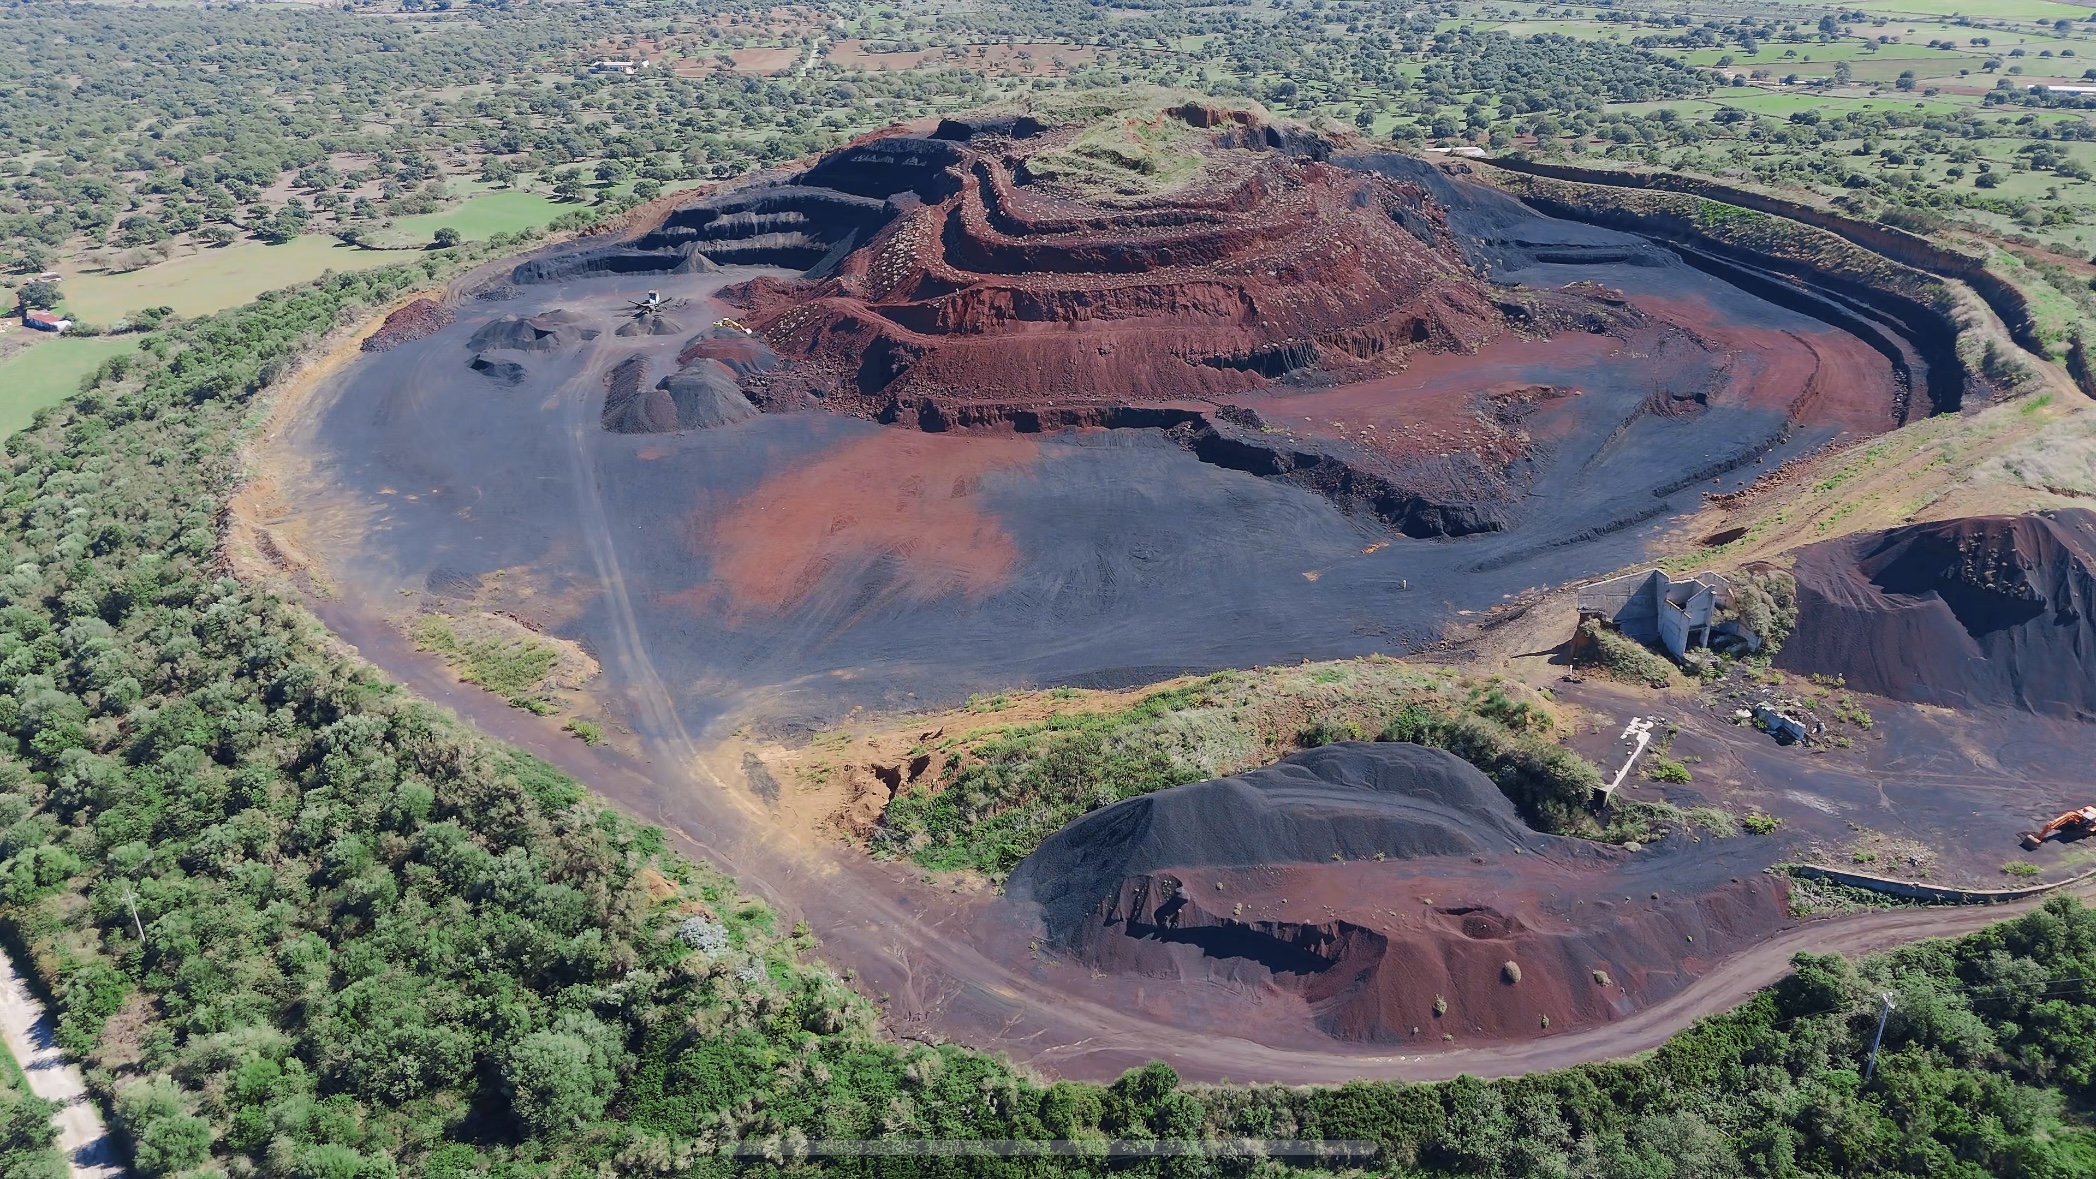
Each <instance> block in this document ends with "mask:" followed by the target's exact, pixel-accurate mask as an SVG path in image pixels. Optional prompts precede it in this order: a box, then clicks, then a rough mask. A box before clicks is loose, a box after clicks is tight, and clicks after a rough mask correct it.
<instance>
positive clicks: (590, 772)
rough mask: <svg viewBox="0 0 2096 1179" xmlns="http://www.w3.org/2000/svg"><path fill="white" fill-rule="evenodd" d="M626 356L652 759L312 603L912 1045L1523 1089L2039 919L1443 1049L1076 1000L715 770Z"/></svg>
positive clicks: (1261, 1077) (564, 400) (1755, 952)
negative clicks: (1792, 995)
mask: <svg viewBox="0 0 2096 1179" xmlns="http://www.w3.org/2000/svg"><path fill="white" fill-rule="evenodd" d="M611 358H612V353H611V352H610V351H609V350H608V349H606V348H603V347H602V346H601V345H600V349H599V354H598V355H595V356H591V357H589V358H588V359H587V360H586V361H585V362H584V363H583V364H582V366H581V368H580V371H579V373H578V375H577V376H576V377H575V378H574V379H573V380H571V381H570V382H569V383H568V384H567V385H566V386H565V388H564V389H563V391H562V393H561V395H560V396H561V402H560V405H559V407H558V417H559V422H560V426H561V432H562V434H563V435H564V439H563V441H564V443H565V447H564V449H565V451H566V456H567V467H568V469H567V471H566V474H567V476H568V480H569V484H570V487H571V488H572V490H573V494H574V496H575V499H576V503H575V508H576V511H577V513H578V515H579V517H580V518H581V519H582V520H583V521H584V522H585V524H586V526H585V527H584V528H583V529H582V530H581V531H582V534H583V535H584V536H585V537H588V538H589V542H588V545H587V548H588V553H587V559H588V563H589V567H590V568H591V569H592V570H593V573H594V577H595V580H596V582H597V585H598V588H599V589H600V591H601V595H602V597H601V602H602V604H603V606H604V607H605V609H606V610H607V611H608V612H609V615H610V617H611V620H612V626H611V628H610V629H611V635H612V642H611V644H610V649H608V650H606V651H603V652H601V653H600V655H601V657H602V658H603V659H604V661H605V663H606V664H607V668H606V670H607V671H613V672H614V673H615V674H613V675H610V676H608V677H607V682H608V683H612V684H616V685H620V686H622V687H623V688H624V692H625V698H624V699H623V700H621V701H619V703H620V704H621V705H622V707H621V708H620V711H621V712H622V713H623V714H624V715H625V716H626V717H627V718H628V720H629V721H630V722H631V723H632V724H633V726H634V728H635V730H636V732H637V733H638V735H639V737H640V739H641V741H642V747H643V748H644V750H645V753H644V755H643V756H640V757H632V756H627V755H622V754H620V753H617V752H615V751H612V750H609V749H606V748H601V747H600V748H597V749H591V748H588V747H585V746H584V745H582V744H581V743H580V742H578V741H576V740H575V739H573V738H572V737H571V736H569V735H568V734H565V733H563V732H561V731H559V729H558V728H556V726H555V722H552V721H548V720H544V719H541V718H538V717H534V716H531V715H530V714H528V713H525V712H523V711H520V710H516V709H511V708H508V707H506V706H504V704H503V702H502V701H501V700H499V699H498V698H496V697H494V696H491V695H489V694H487V693H485V692H482V691H480V690H479V689H477V688H473V687H470V686H461V685H459V684H458V683H456V681H455V680H454V679H453V678H452V676H451V674H450V672H449V671H448V670H446V669H445V668H444V667H443V666H442V665H441V664H440V663H439V662H438V661H436V660H435V659H433V658H431V657H429V656H426V655H423V654H421V653H419V652H417V651H415V650H414V649H413V647H412V645H411V644H410V643H409V642H408V641H407V640H406V639H405V638H404V637H403V636H402V635H401V633H400V630H399V629H398V627H397V625H396V624H395V623H394V622H393V621H392V620H390V619H388V618H387V617H386V616H385V615H384V614H383V613H382V612H381V611H380V610H379V609H377V608H374V607H372V606H369V605H367V604H365V603H363V602H361V601H358V600H353V599H348V598H324V597H316V598H314V599H312V601H311V605H312V606H313V607H314V608H315V610H316V611H317V612H318V613H319V614H320V615H321V617H322V618H323V619H324V620H325V621H326V622H327V623H328V625H329V626H330V627H332V628H333V629H334V630H335V631H336V633H337V634H339V635H341V636H342V637H344V638H345V639H347V640H348V641H349V642H350V643H351V644H353V645H354V646H356V647H357V649H358V650H359V651H360V652H361V653H362V654H363V656H364V657H365V658H367V659H369V660H371V661H372V662H373V663H375V664H377V665H378V666H379V667H381V668H382V669H384V670H385V671H386V672H388V673H389V674H391V675H392V676H394V677H395V678H397V679H399V680H401V681H403V682H405V683H406V684H408V685H409V686H410V687H411V688H413V689H414V690H415V691H416V692H418V693H420V694H421V695H423V696H425V697H427V698H429V699H432V700H435V701H438V702H441V703H444V704H447V705H449V706H450V707H452V708H454V709H455V710H457V711H458V712H459V713H460V714H461V715H463V716H464V717H466V718H467V719H468V720H470V721H472V722H473V723H475V724H477V725H479V727H481V728H482V729H483V730H484V731H486V732H488V733H489V734H490V735H491V736H494V737H496V738H498V739H501V740H505V741H509V742H512V743H514V744H517V745H520V746H523V747H525V748H527V749H530V750H531V751H532V752H534V753H536V754H537V755H539V756H540V757H543V758H545V759H547V760H548V761H551V762H553V763H555V764H557V765H560V766H561V767H562V768H564V769H566V770H568V771H569V772H570V773H573V774H574V775H576V776H577V777H578V778H579V779H581V780H582V781H584V782H585V783H588V784H589V785H590V786H591V787H592V788H594V789H595V790H597V791H598V792H599V794H600V795H602V796H603V797H605V798H607V799H609V800H610V801H611V802H612V803H614V804H615V805H617V806H619V807H621V808H622V809H624V810H626V811H628V812H629V813H632V814H634V815H636V816H638V817H639V818H641V819H643V820H645V821H648V822H652V823H656V824H659V825H661V826H662V827H663V828H664V829H665V830H667V831H668V832H669V833H670V834H671V835H672V837H673V838H675V839H676V840H677V842H678V844H679V845H680V850H682V851H684V852H685V853H687V854H690V855H694V856H701V857H705V858H706V859H708V860H710V861H712V862H714V863H717V864H719V865H720V866H721V867H722V868H723V869H725V870H727V871H729V872H731V873H733V874H734V875H735V876H736V877H737V878H738V879H739V880H740V881H741V883H742V885H743V887H745V888H747V889H749V890H751V891H753V892H755V893H757V894H759V895H762V896H764V897H765V898H766V899H768V900H769V901H771V902H772V903H773V904H774V905H775V906H777V907H778V908H779V909H780V910H781V911H782V912H783V914H784V916H785V917H786V918H787V919H788V920H805V921H807V922H808V924H809V926H810V928H811V929H813V930H814V931H815V933H816V935H817V937H818V938H819V939H820V940H821V941H822V943H823V946H824V950H823V956H824V957H825V958H826V959H827V960H828V961H829V962H830V963H832V964H833V965H834V966H835V967H836V968H838V969H840V970H841V969H844V968H846V967H849V968H852V969H853V970H855V971H856V972H857V982H858V985H859V986H860V987H861V989H862V990H864V991H865V992H866V993H867V994H869V995H870V996H872V997H873V998H874V999H875V1000H876V1001H877V1002H878V1003H879V1004H880V1005H881V1007H882V1010H883V1012H884V1015H885V1017H886V1021H887V1024H888V1026H889V1028H890V1029H891V1030H892V1031H893V1032H894V1033H895V1034H897V1035H898V1036H901V1037H903V1038H907V1039H919V1040H928V1041H937V1040H954V1041H958V1042H962V1043H967V1044H970V1045H973V1046H976V1047H980V1048H984V1049H988V1050H994V1051H1002V1052H1006V1053H1008V1054H1009V1055H1010V1056H1011V1057H1012V1058H1013V1059H1014V1060H1016V1061H1018V1062H1020V1063H1023V1064H1026V1065H1028V1066H1030V1067H1032V1068H1034V1069H1036V1070H1038V1071H1039V1072H1041V1073H1043V1074H1046V1075H1050V1076H1058V1077H1073V1078H1085V1079H1095V1080H1104V1079H1109V1078H1111V1077H1114V1076H1117V1075H1118V1074H1120V1073H1121V1072H1123V1071H1125V1070H1126V1069H1129V1068H1132V1067H1137V1066H1140V1065H1142V1064H1144V1063H1147V1062H1148V1061H1151V1060H1153V1059H1155V1060H1164V1061H1167V1062H1168V1063H1170V1064H1172V1065H1173V1066H1174V1067H1176V1068H1178V1069H1179V1070H1180V1072H1181V1073H1182V1074H1183V1075H1184V1076H1186V1077H1188V1078H1189V1079H1192V1080H1205V1081H1216V1080H1223V1079H1226V1078H1227V1079H1234V1080H1238V1081H1269V1082H1283V1083H1332V1082H1341V1081H1346V1080H1352V1079H1356V1078H1392V1079H1405V1080H1433V1079H1441V1078H1447V1077H1452V1076H1455V1075H1457V1074H1460V1073H1468V1074H1471V1075H1473V1076H1487V1077H1489V1076H1508V1075H1515V1074H1519V1073H1525V1072H1532V1071H1537V1070H1543V1069H1552V1068H1560V1067H1565V1066H1568V1065H1573V1064H1578V1063H1582V1062H1586V1061H1593V1060H1603V1059H1610V1058H1615V1057H1621V1056H1625V1055H1629V1054H1632V1053H1636V1052H1639V1051H1643V1050H1646V1049H1649V1048H1652V1047H1654V1046H1656V1045H1658V1044H1659V1043H1661V1042H1662V1041H1664V1040H1665V1039H1666V1038H1667V1037H1668V1036H1670V1035H1672V1034H1673V1033H1674V1032H1676V1031H1678V1030H1680V1029H1681V1028H1683V1027H1685V1026H1687V1025H1688V1024H1689V1023H1691V1022H1693V1021H1694V1020H1695V1019H1696V1018H1698V1017H1700V1016H1702V1015H1706V1014H1709V1013H1712V1012H1716V1011H1722V1010H1724V1009H1726V1008H1728V1007H1731V1006H1733V1005H1734V1004H1736V1003H1738V1002H1739V1001H1740V1000H1742V999H1743V998H1745V997H1747V996H1748V995H1750V994H1752V993H1753V992H1754V991H1755V990H1756V989H1758V988H1760V987H1762V986H1765V985H1767V984H1768V983H1770V982H1772V981H1774V980H1775V979H1777V978H1779V977H1781V976H1782V975H1783V973H1784V972H1785V971H1786V969H1787V967H1788V963H1789V961H1790V958H1791V956H1792V955H1793V954H1795V953H1797V952H1799V951H1802V950H1809V951H1818V952H1825V951H1830V950H1840V951H1843V952H1845V953H1859V952H1864V951H1868V950H1873V949H1880V948H1884V947H1887V946H1891V945H1895V944H1899V943H1901V942H1906V941H1911V940H1914V939H1917V938H1922V937H1931V936H1941V935H1949V934H1957V933H1963V932H1966V931H1969V930H1971V929H1975V928H1978V927H1980V926H1982V925H1985V924H1988V923H1990V922H1993V921H1997V920H2000V919H2002V918H2004V917H2007V916H2010V915H2012V914H2013V913H2015V912H2019V911H2022V910H2024V909H2027V908H2029V907H2031V904H2028V903H2027V904H2022V905H2013V906H1998V907H1990V908H1985V909H1916V910H1901V911H1893V912H1879V913H1872V914H1866V915H1860V916H1855V917H1850V918H1843V919H1837V920H1822V921H1812V922H1805V923H1801V924H1798V925H1794V926H1791V927H1788V928H1786V929H1784V930H1783V931H1782V932H1780V933H1779V934H1777V936H1775V937H1774V938H1773V939H1771V940H1770V941H1767V942H1765V943H1763V944H1761V945H1759V946H1757V947H1755V948H1753V949H1751V950H1749V951H1746V952H1744V953H1741V954H1738V955H1735V956H1733V957H1732V958H1730V959H1727V960H1725V961H1723V962H1721V963H1719V964H1718V965H1717V966H1715V967H1714V968H1713V969H1712V971H1711V972H1710V973H1709V974H1708V975H1706V976H1705V977H1703V978H1702V979H1700V980H1699V981H1697V982H1695V983H1693V984H1692V985H1690V986H1689V987H1688V988H1687V989H1686V990H1685V991H1684V992H1682V993H1681V994H1679V995H1677V996H1675V997H1674V998H1673V999H1671V1000H1668V1001H1666V1002H1663V1003H1661V1004H1658V1005H1655V1006H1653V1007H1650V1008H1647V1009H1645V1010H1642V1011H1639V1012H1636V1013H1634V1014H1632V1015H1630V1016H1628V1017H1625V1018H1624V1019H1622V1020H1620V1021H1618V1022H1616V1023H1613V1024H1610V1025H1607V1026H1604V1027H1600V1028H1594V1029H1590V1030H1584V1031H1578V1032H1567V1033H1562V1034H1559V1035H1555V1036H1548V1037H1543V1038H1540V1039H1536V1040H1533V1041H1526V1042H1519V1043H1502V1044H1489V1045H1483V1046H1478V1047H1468V1046H1463V1047H1453V1048H1449V1049H1445V1050H1441V1051H1434V1052H1424V1053H1418V1052H1415V1053H1403V1054H1378V1053H1374V1052H1362V1051H1348V1050H1347V1049H1346V1048H1345V1047H1344V1046H1343V1045H1340V1044H1338V1043H1335V1042H1332V1041H1324V1042H1322V1043H1319V1044H1308V1043H1303V1044H1295V1045H1289V1046H1274V1045H1269V1044H1263V1043H1257V1042H1254V1041H1251V1040H1248V1039H1245V1038H1242V1037H1240V1036H1236V1035H1231V1034H1228V1033H1225V1032H1220V1031H1218V1032H1210V1033H1208V1034H1205V1035H1201V1034H1195V1033H1189V1032H1187V1031H1185V1030H1183V1029H1178V1028H1171V1027H1165V1026H1161V1025H1158V1024H1154V1023H1151V1022H1149V1021H1147V1020H1145V1019H1142V1018H1140V1017H1137V1016H1133V1015H1130V1014H1128V1013H1126V1012H1124V1011H1120V1010H1116V1009H1114V1008H1111V1007H1108V1006H1106V1005H1103V1004H1097V1003H1090V1002H1086V1001H1084V1000H1082V999H1078V998H1075V997H1073V996H1072V995H1070V994H1069V993H1068V992H1067V991H1066V990H1063V989H1061V988H1058V987H1056V986H1054V985H1053V981H1052V978H1051V977H1050V976H1051V975H1052V973H1053V971H1052V969H1050V968H1048V967H1045V966H1044V965H1043V964H1042V963H1040V962H1038V961H1036V960H1034V959H1033V957H1032V956H1031V955H1030V954H1029V952H1028V949H1027V946H1026V941H1027V939H1026V936H1025V931H1020V930H1005V931H1002V932H1003V933H1004V934H1005V935H1006V936H1003V937H997V936H991V937H985V936H982V934H983V923H984V922H985V920H986V914H987V913H988V912H989V910H990V909H991V907H992V906H991V902H990V900H989V899H988V898H984V897H980V896H972V897H971V896H957V895H948V894H942V893H936V892H933V891H932V890H930V889H927V888H924V887H922V886H921V884H920V883H919V882H917V881H916V880H914V879H913V877H914V875H915V873H914V872H913V871H912V870H911V869H909V868H908V867H907V866H906V865H898V864H892V863H876V862H873V861H869V860H867V859H865V858H864V857H862V856H859V855H857V854H856V853H853V852H850V851H848V850H847V849H843V848H838V847H834V846H827V845H824V844H821V843H819V842H816V841H814V840H812V839H811V838H810V837H809V836H808V835H807V834H806V833H795V832H784V831H781V830H779V825H778V824H777V823H776V822H774V821H772V820H771V818H770V817H769V816H768V815H767V814H766V812H765V807H764V804H763V803H762V802H761V801H760V800H759V798H758V797H757V796H756V794H755V793H754V792H753V790H752V789H751V788H750V787H749V786H748V785H747V784H746V783H745V782H742V781H738V780H731V779H733V778H737V777H739V775H737V774H734V773H733V771H732V769H730V770H729V771H728V772H727V773H725V774H724V773H723V772H721V771H719V770H717V769H716V768H714V767H713V766H710V765H709V764H708V761H707V757H706V755H707V752H708V751H707V750H706V749H705V748H703V747H702V745H701V742H699V741H698V740H696V739H695V738H694V737H693V735H692V734H691V733H690V732H689V731H688V729H687V727H686V725H685V723H684V721H683V719H682V718H681V717H680V715H679V711H678V708H677V706H676V704H677V700H676V697H675V695H674V694H673V690H672V688H671V687H670V685H669V682H668V681H667V679H666V677H665V676H664V674H663V673H662V671H661V670H660V669H659V668H658V667H657V666H656V664H655V662H654V661H653V659H652V658H651V655H650V647H649V643H648V641H647V639H646V637H645V631H644V628H643V627H642V626H641V624H640V622H639V621H638V620H637V617H636V613H635V610H634V606H633V602H632V600H631V597H630V593H629V589H628V578H627V576H626V573H625V570H624V569H623V568H622V565H621V559H620V555H619V550H618V547H617V546H616V545H614V544H612V543H610V541H609V537H610V535H611V529H612V527H613V523H612V521H613V520H614V519H615V518H616V517H615V514H614V513H613V512H611V511H610V510H609V509H608V507H607V505H606V503H605V502H604V501H603V498H602V490H601V489H602V480H601V478H600V473H599V471H598V470H597V469H596V466H595V458H594V451H593V449H592V447H591V446H590V445H589V441H590V439H591V438H592V437H593V436H594V431H595V430H596V429H597V427H596V423H595V421H594V413H593V411H594V407H595V397H596V395H597V393H598V392H599V390H601V388H602V385H603V375H604V371H605V370H606V368H607V367H608V366H609V364H610V362H611ZM2033 903H2034V902H2033ZM1000 948H1001V949H1000Z"/></svg>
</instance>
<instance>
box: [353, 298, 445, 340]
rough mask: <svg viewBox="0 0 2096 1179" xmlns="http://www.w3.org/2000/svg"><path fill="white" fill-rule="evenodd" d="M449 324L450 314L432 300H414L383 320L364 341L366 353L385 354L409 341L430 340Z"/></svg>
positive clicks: (441, 305)
mask: <svg viewBox="0 0 2096 1179" xmlns="http://www.w3.org/2000/svg"><path fill="white" fill-rule="evenodd" d="M450 322H451V310H450V309H449V308H447V307H445V306H444V305H443V304H441V303H439V302H437V301H436V300H434V299H417V300H415V301H414V302H412V303H409V304H408V305H406V306H405V307H402V308H400V309H399V310H397V311H395V312H394V313H393V314H391V315H388V316H387V317H386V322H384V323H382V324H380V325H379V328H378V330H377V331H375V332H373V333H371V335H370V336H368V337H366V338H365V340H364V344H363V348H364V351H366V352H384V351H387V350H388V349H392V348H398V347H400V346H401V345H402V344H405V343H408V342H409V341H411V340H419V339H421V338H422V337H424V336H433V335H435V334H436V333H437V332H439V331H442V330H443V329H444V327H445V326H446V325H447V324H449V323H450Z"/></svg>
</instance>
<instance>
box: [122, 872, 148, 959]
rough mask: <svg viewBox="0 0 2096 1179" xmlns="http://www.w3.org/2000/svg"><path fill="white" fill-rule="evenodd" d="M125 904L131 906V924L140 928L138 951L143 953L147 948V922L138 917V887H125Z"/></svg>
mask: <svg viewBox="0 0 2096 1179" xmlns="http://www.w3.org/2000/svg"><path fill="white" fill-rule="evenodd" d="M124 904H126V905H128V906H130V908H131V925H132V926H133V928H135V929H137V930H138V952H139V953H141V954H143V953H145V949H146V927H145V923H144V922H142V921H140V920H139V919H138V890H137V889H135V888H129V887H127V888H125V889H124Z"/></svg>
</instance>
